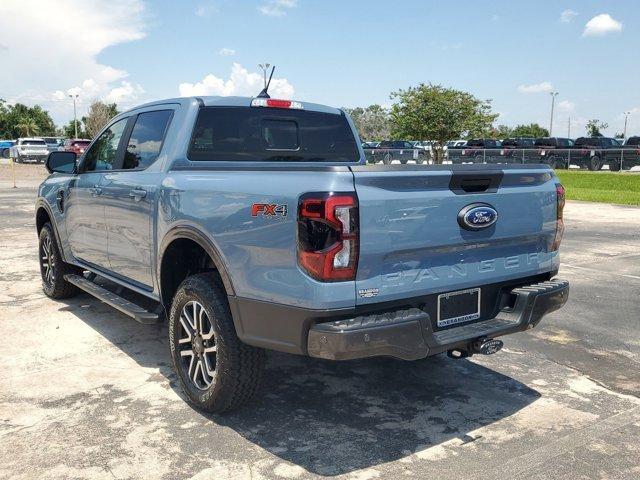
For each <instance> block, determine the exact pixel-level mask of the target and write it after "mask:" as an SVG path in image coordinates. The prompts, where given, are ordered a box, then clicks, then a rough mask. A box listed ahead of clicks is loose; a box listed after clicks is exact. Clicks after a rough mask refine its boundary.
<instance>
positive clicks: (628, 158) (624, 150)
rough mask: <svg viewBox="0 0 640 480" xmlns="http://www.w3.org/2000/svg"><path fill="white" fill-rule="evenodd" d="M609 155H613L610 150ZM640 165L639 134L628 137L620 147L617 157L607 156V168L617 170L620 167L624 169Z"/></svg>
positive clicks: (612, 151)
mask: <svg viewBox="0 0 640 480" xmlns="http://www.w3.org/2000/svg"><path fill="white" fill-rule="evenodd" d="M608 153H609V157H614V150H611V151H610V152H608ZM638 166H640V136H635V137H629V138H627V141H626V142H624V145H623V146H622V147H621V149H620V155H619V156H618V158H609V170H611V171H613V172H617V171H619V170H620V168H623V169H625V170H627V169H631V168H633V167H638Z"/></svg>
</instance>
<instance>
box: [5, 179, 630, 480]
mask: <svg viewBox="0 0 640 480" xmlns="http://www.w3.org/2000/svg"><path fill="white" fill-rule="evenodd" d="M3 172H4V173H3V175H2V177H0V338H2V340H3V342H4V348H2V349H1V350H0V367H1V368H0V452H2V455H0V478H11V479H31V478H38V479H45V478H56V479H58V478H59V479H68V478H82V479H84V478H105V479H113V478H116V479H125V478H166V479H171V478H194V479H199V480H203V479H215V480H223V479H231V478H233V479H236V478H253V479H262V478H278V479H279V478H283V479H305V478H314V477H316V476H330V477H335V478H340V479H342V478H348V479H354V480H368V479H375V478H394V479H396V478H465V479H473V478H483V479H484V478H496V477H499V478H505V479H518V478H527V479H556V478H571V479H592V478H612V479H637V478H639V477H640V441H639V440H638V433H639V430H640V398H639V396H638V395H639V392H640V368H639V367H640V329H639V328H638V322H639V319H640V302H638V292H639V291H640V208H633V207H618V206H611V205H598V204H589V203H577V202H569V203H568V206H567V208H566V210H565V212H566V215H565V217H566V222H567V232H566V235H565V241H564V244H563V265H562V268H561V276H562V277H563V278H566V279H568V280H570V281H571V282H572V287H571V288H572V290H571V298H570V301H569V303H568V304H567V306H566V307H565V308H564V309H562V310H560V311H558V312H555V313H554V314H552V315H551V316H549V317H547V318H546V319H545V320H543V322H542V324H541V326H540V327H538V328H537V329H535V330H533V331H531V332H528V333H521V334H517V335H514V336H511V337H506V338H505V348H504V349H503V351H501V352H499V353H498V354H496V355H492V356H489V357H482V356H474V357H473V358H471V359H465V360H451V359H448V358H447V357H444V356H438V357H434V358H431V359H427V360H423V361H418V362H412V363H406V362H401V361H393V360H388V359H376V360H367V361H354V362H347V363H332V362H328V361H319V360H314V359H307V358H301V357H296V356H288V355H283V354H275V353H274V354H269V355H268V367H267V374H266V379H265V382H264V385H263V388H262V392H261V396H260V398H259V399H258V400H256V401H254V402H253V403H252V404H251V405H250V406H248V407H247V408H245V409H243V410H241V411H240V412H237V413H236V414H233V415H229V416H225V417H219V416H213V415H211V416H210V415H203V414H201V413H199V412H197V411H194V410H193V409H191V408H190V407H189V406H188V405H187V404H186V403H185V402H184V401H183V400H182V398H181V396H180V395H181V394H180V392H179V387H178V385H177V380H176V378H175V376H174V375H173V373H172V371H171V368H170V359H169V352H168V341H167V339H168V335H167V331H166V328H165V327H164V326H143V325H139V324H137V323H135V322H133V321H132V320H130V319H129V318H128V317H125V316H123V315H121V314H119V313H118V312H116V311H115V310H113V309H111V308H110V307H108V306H106V305H104V304H101V303H100V302H99V301H97V300H95V299H93V298H92V297H90V296H88V295H85V294H83V295H80V296H78V297H76V298H74V299H71V300H67V301H64V302H63V301H52V300H50V299H48V298H46V297H45V296H44V294H43V293H42V291H41V289H40V278H39V271H38V265H37V242H36V240H37V239H36V235H35V224H34V215H33V213H34V212H33V203H34V199H35V195H36V190H35V187H34V185H35V184H36V183H37V177H38V175H35V176H34V178H33V179H32V180H30V181H21V182H20V188H18V189H15V190H14V189H11V188H9V183H8V179H7V177H6V170H4V171H3Z"/></svg>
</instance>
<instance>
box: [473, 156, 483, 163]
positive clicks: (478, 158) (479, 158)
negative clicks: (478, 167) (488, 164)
mask: <svg viewBox="0 0 640 480" xmlns="http://www.w3.org/2000/svg"><path fill="white" fill-rule="evenodd" d="M473 163H484V156H482V155H476V156H475V157H473Z"/></svg>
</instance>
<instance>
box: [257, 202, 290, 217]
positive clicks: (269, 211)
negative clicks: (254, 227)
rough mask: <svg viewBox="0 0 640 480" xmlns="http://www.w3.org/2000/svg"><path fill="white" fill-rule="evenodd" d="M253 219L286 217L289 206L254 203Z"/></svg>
mask: <svg viewBox="0 0 640 480" xmlns="http://www.w3.org/2000/svg"><path fill="white" fill-rule="evenodd" d="M251 216H252V217H286V216H287V206H286V205H284V204H283V205H278V204H276V203H254V204H253V205H251Z"/></svg>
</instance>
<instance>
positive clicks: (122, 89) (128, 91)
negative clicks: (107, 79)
mask: <svg viewBox="0 0 640 480" xmlns="http://www.w3.org/2000/svg"><path fill="white" fill-rule="evenodd" d="M142 93H144V88H142V86H141V85H138V84H136V85H132V84H131V83H129V82H127V81H126V80H123V81H122V83H121V85H120V86H119V87H116V88H113V89H111V91H110V92H109V93H107V95H106V96H105V97H104V100H105V101H106V102H109V103H129V102H131V101H132V100H135V99H137V98H138V96H139V95H140V94H142Z"/></svg>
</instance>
